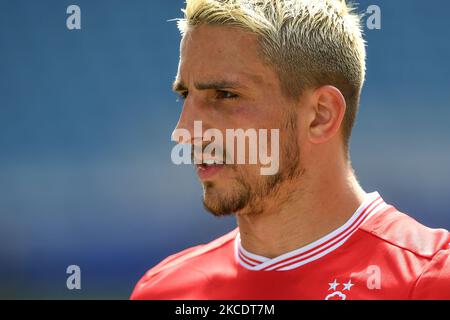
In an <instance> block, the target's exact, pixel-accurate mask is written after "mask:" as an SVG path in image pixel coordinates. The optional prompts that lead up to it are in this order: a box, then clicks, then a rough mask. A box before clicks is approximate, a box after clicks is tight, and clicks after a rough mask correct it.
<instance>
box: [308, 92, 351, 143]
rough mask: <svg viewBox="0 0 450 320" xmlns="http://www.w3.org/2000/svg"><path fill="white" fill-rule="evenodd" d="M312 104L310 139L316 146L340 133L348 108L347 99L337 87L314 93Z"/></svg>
mask: <svg viewBox="0 0 450 320" xmlns="http://www.w3.org/2000/svg"><path fill="white" fill-rule="evenodd" d="M311 102H312V109H311V117H310V120H311V121H310V123H309V130H308V138H309V140H310V141H311V142H312V143H314V144H319V143H324V142H326V141H328V140H330V139H331V138H333V137H334V136H335V135H336V134H337V133H338V131H339V128H340V126H341V123H342V120H343V119H344V115H345V109H346V108H347V105H346V102H345V98H344V96H343V95H342V93H341V91H339V89H337V88H336V87H333V86H322V87H320V88H317V89H316V90H315V91H314V92H313V94H312V97H311Z"/></svg>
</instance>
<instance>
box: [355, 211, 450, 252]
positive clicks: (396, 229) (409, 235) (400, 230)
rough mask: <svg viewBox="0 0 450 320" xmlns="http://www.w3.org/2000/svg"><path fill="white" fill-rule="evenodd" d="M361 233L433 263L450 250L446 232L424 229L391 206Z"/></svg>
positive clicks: (371, 221) (448, 237) (449, 235)
mask: <svg viewBox="0 0 450 320" xmlns="http://www.w3.org/2000/svg"><path fill="white" fill-rule="evenodd" d="M361 229H362V230H364V231H366V232H367V233H369V234H371V235H372V236H374V237H376V238H378V239H379V241H382V242H384V243H385V244H386V245H388V246H393V247H396V248H398V249H400V250H403V251H409V252H411V253H413V254H414V255H416V256H419V257H422V258H425V259H432V258H433V257H434V256H435V255H436V254H437V253H438V252H439V251H441V250H447V251H448V250H449V249H450V233H449V232H448V231H447V230H445V229H432V228H429V227H426V226H424V225H423V224H421V223H419V222H417V221H416V220H415V219H413V218H412V217H410V216H409V215H407V214H405V213H402V212H400V211H398V210H397V209H396V208H395V207H393V206H387V207H386V209H385V210H383V211H382V212H380V213H379V214H377V215H376V216H374V217H372V218H371V219H370V221H368V223H365V224H364V225H363V226H362V227H361Z"/></svg>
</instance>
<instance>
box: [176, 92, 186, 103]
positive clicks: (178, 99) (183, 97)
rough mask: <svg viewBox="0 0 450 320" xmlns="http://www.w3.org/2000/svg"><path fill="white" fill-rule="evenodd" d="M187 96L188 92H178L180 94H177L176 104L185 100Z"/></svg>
mask: <svg viewBox="0 0 450 320" xmlns="http://www.w3.org/2000/svg"><path fill="white" fill-rule="evenodd" d="M188 94H189V92H188V91H180V92H178V98H177V102H179V101H182V100H186V98H187V96H188Z"/></svg>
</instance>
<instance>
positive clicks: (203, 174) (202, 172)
mask: <svg viewBox="0 0 450 320" xmlns="http://www.w3.org/2000/svg"><path fill="white" fill-rule="evenodd" d="M196 167H197V175H198V177H199V178H200V180H202V181H205V180H208V179H211V178H213V177H214V176H215V175H216V174H217V173H218V172H220V171H221V170H223V169H224V168H225V165H224V164H221V163H215V162H214V161H211V162H208V161H204V162H203V163H202V164H198V165H197V166H196Z"/></svg>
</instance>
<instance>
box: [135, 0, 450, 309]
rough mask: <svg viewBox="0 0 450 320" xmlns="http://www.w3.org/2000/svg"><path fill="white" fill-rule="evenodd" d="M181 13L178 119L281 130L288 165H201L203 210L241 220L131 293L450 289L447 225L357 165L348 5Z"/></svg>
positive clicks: (245, 1)
mask: <svg viewBox="0 0 450 320" xmlns="http://www.w3.org/2000/svg"><path fill="white" fill-rule="evenodd" d="M184 12H185V18H184V19H182V20H180V21H179V28H180V30H181V32H182V35H183V38H182V41H181V55H180V64H179V70H178V75H177V77H176V81H175V83H174V90H175V91H176V92H178V93H179V94H180V95H181V96H182V97H183V98H184V99H185V101H184V106H183V110H182V113H181V116H180V119H179V123H178V126H177V129H180V130H181V129H184V130H187V131H189V132H192V131H193V130H194V129H193V126H194V122H195V121H202V124H203V127H204V128H205V129H207V128H216V129H218V130H220V131H221V132H225V130H226V129H229V128H243V129H251V128H256V129H263V128H265V129H267V128H269V129H274V128H277V129H279V130H280V141H279V143H280V145H279V148H280V157H279V171H278V172H277V173H276V174H274V175H267V176H266V175H261V174H260V170H259V169H260V166H261V165H260V164H258V165H254V164H244V165H238V164H228V163H225V164H211V163H210V162H208V163H207V164H206V163H202V164H198V165H197V171H198V174H199V177H200V180H201V182H202V185H203V189H204V204H205V207H206V208H207V209H209V211H211V212H212V213H213V214H215V215H217V216H223V215H229V214H235V216H236V219H237V224H238V228H236V229H235V230H234V231H232V232H230V233H229V234H227V235H225V236H223V237H221V238H219V239H216V240H215V241H213V242H211V243H209V244H206V245H200V246H197V247H194V248H190V249H187V250H185V251H182V252H180V253H177V254H175V255H172V256H170V257H168V258H166V259H165V260H164V261H162V262H161V263H159V264H158V265H157V266H155V267H154V268H152V269H151V270H150V271H148V272H147V273H146V274H145V276H144V277H143V278H142V279H141V280H140V281H139V283H138V284H137V285H136V288H135V290H134V292H133V294H132V296H131V298H132V299H327V300H328V299H341V300H344V299H448V298H450V251H449V248H450V246H449V243H450V236H449V233H448V231H446V230H442V229H437V230H433V229H429V228H427V227H425V226H423V225H421V224H419V223H418V222H416V221H414V220H413V219H412V218H410V217H408V216H407V215H405V214H403V213H400V212H398V211H397V210H396V209H395V208H394V207H393V206H391V205H388V204H386V203H385V202H384V201H383V199H382V198H381V196H380V195H379V194H378V193H376V192H372V193H366V192H365V191H364V190H363V189H362V188H361V187H360V185H359V184H358V181H357V179H356V177H355V174H354V172H353V170H352V167H351V163H350V159H349V155H348V144H349V138H350V134H351V130H352V127H353V124H354V121H355V117H356V113H357V108H358V104H359V96H360V92H361V88H362V85H363V82H364V76H365V44H364V40H363V38H362V33H361V28H360V22H359V18H358V16H357V15H356V14H355V13H354V12H353V11H352V9H351V8H350V7H349V6H348V5H347V4H346V3H345V1H339V0H314V1H306V0H290V1H289V0H285V1H283V0H259V1H256V0H188V1H187V6H186V9H185V11H184ZM192 136H194V135H193V134H192ZM179 142H180V143H189V144H195V143H196V142H195V141H193V140H191V141H179ZM202 143H204V141H202ZM223 152H224V153H226V154H228V153H229V152H230V150H223ZM194 157H196V158H198V157H199V155H198V154H195V155H194ZM200 158H201V155H200Z"/></svg>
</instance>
